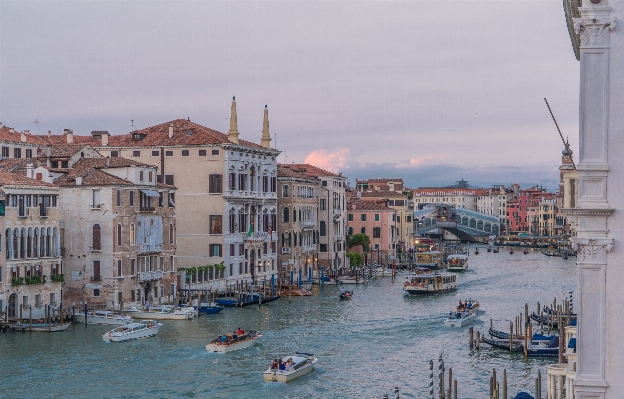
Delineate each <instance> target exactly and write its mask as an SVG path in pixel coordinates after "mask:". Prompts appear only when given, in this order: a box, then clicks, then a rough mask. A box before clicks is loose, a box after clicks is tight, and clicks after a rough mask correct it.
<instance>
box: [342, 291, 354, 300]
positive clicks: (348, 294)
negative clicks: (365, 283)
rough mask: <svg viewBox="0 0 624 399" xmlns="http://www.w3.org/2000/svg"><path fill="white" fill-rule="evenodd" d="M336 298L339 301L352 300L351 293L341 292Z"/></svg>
mask: <svg viewBox="0 0 624 399" xmlns="http://www.w3.org/2000/svg"><path fill="white" fill-rule="evenodd" d="M338 298H340V299H351V298H353V291H345V292H341V293H340V295H338Z"/></svg>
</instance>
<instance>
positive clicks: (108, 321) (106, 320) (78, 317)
mask: <svg viewBox="0 0 624 399" xmlns="http://www.w3.org/2000/svg"><path fill="white" fill-rule="evenodd" d="M74 320H75V321H76V322H77V323H84V322H85V317H84V313H77V314H75V315H74ZM87 323H89V324H102V325H109V326H123V325H125V324H130V323H134V319H133V318H132V317H128V318H115V317H106V316H97V315H93V316H92V315H87Z"/></svg>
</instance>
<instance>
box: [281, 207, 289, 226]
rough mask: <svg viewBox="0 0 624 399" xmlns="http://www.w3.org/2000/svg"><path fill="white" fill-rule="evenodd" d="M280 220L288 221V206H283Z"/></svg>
mask: <svg viewBox="0 0 624 399" xmlns="http://www.w3.org/2000/svg"><path fill="white" fill-rule="evenodd" d="M282 219H283V220H282V222H284V223H288V222H289V219H290V212H289V211H288V207H286V208H284V210H283V215H282Z"/></svg>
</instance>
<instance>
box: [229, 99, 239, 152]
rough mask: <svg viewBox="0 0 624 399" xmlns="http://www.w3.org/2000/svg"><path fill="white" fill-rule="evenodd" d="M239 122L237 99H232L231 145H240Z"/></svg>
mask: <svg viewBox="0 0 624 399" xmlns="http://www.w3.org/2000/svg"><path fill="white" fill-rule="evenodd" d="M239 134H240V133H239V132H238V120H237V118H236V97H232V110H231V111H230V130H229V131H228V140H229V141H230V142H231V143H234V144H238V135H239Z"/></svg>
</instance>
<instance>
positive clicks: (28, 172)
mask: <svg viewBox="0 0 624 399" xmlns="http://www.w3.org/2000/svg"><path fill="white" fill-rule="evenodd" d="M26 177H28V178H29V179H34V178H35V168H34V167H33V164H31V163H27V164H26Z"/></svg>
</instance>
